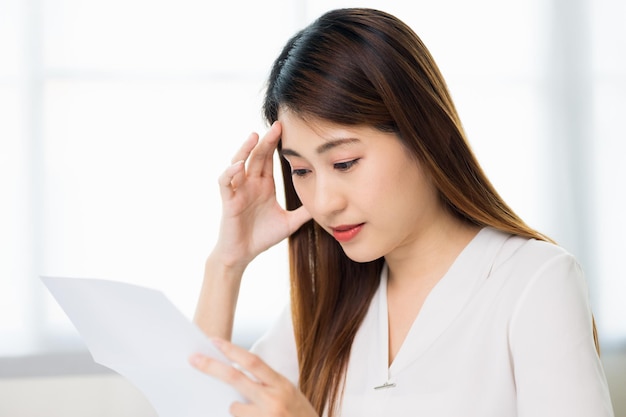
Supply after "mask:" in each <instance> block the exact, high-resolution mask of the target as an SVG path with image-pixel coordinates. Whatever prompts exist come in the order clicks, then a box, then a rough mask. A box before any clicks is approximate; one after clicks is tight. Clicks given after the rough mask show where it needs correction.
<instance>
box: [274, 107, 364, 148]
mask: <svg viewBox="0 0 626 417" xmlns="http://www.w3.org/2000/svg"><path fill="white" fill-rule="evenodd" d="M278 121H279V122H280V123H281V126H282V147H283V148H285V147H287V148H292V147H306V146H314V147H319V146H322V147H323V146H324V144H329V145H330V144H332V143H334V142H337V141H341V142H343V143H345V144H356V143H357V142H360V141H363V140H366V139H367V138H368V137H369V136H371V135H372V134H375V132H376V130H375V129H373V128H370V127H366V126H344V125H339V124H336V123H332V122H328V121H326V120H322V119H318V118H315V117H303V116H301V115H299V114H297V113H295V112H292V111H289V110H281V111H279V113H278Z"/></svg>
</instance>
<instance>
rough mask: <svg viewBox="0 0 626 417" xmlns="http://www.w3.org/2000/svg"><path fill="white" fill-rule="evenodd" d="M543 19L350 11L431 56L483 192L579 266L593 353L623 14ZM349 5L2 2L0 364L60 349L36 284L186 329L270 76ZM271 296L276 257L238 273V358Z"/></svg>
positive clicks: (603, 326) (625, 85)
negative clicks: (409, 35) (101, 296)
mask: <svg viewBox="0 0 626 417" xmlns="http://www.w3.org/2000/svg"><path fill="white" fill-rule="evenodd" d="M549 3H550V4H547V3H545V2H541V1H538V0H536V1H514V2H507V3H502V2H498V1H495V0H482V1H479V2H472V3H471V4H470V3H468V2H464V1H460V0H447V1H442V2H437V3H433V2H417V3H416V2H413V3H410V2H409V3H407V2H404V1H386V2H375V1H370V2H366V3H365V6H370V7H378V8H382V9H384V10H387V11H389V12H391V13H394V14H396V15H398V16H399V17H400V18H402V19H403V20H405V21H406V22H407V23H409V24H410V25H411V26H412V27H413V28H414V29H415V31H416V32H417V33H418V34H419V35H420V37H421V38H422V39H423V40H424V42H425V43H426V45H428V47H429V48H430V50H431V52H432V53H433V55H434V57H435V59H436V61H437V62H438V63H439V65H440V68H441V70H442V72H443V74H444V76H445V77H446V79H447V81H448V84H449V87H450V89H451V92H452V94H453V97H454V99H455V101H456V104H457V107H458V110H459V113H460V115H461V119H462V120H463V122H464V124H465V128H466V130H467V133H468V136H469V138H470V142H471V143H472V145H473V146H474V149H475V151H476V153H477V155H478V158H479V160H480V161H481V163H482V164H483V167H484V168H485V170H486V172H487V174H488V175H489V177H490V178H491V179H492V180H493V182H494V184H495V186H496V188H498V190H499V191H500V192H501V194H502V195H503V197H504V198H505V199H506V200H507V201H508V202H509V203H510V204H511V205H512V206H513V208H514V209H516V211H518V212H519V214H520V215H522V217H524V218H525V219H526V220H527V221H528V223H530V224H531V225H532V226H535V227H537V228H538V229H540V230H542V231H544V232H545V233H547V234H548V235H550V236H552V237H553V238H555V239H556V240H557V241H559V242H561V243H562V244H563V245H564V246H565V247H566V248H568V249H569V250H570V251H572V252H573V253H574V254H575V255H577V257H578V258H579V259H580V260H581V262H582V263H583V266H584V268H585V270H586V271H587V275H588V278H589V282H590V287H591V294H592V301H593V304H594V310H595V311H596V316H597V319H598V323H599V326H600V330H601V334H602V335H603V337H604V338H606V339H607V340H609V339H610V340H623V338H624V336H625V335H626V322H624V320H623V317H624V315H625V313H626V312H625V311H624V307H623V303H622V300H621V298H622V297H621V296H620V295H619V294H620V293H621V294H623V293H624V292H626V281H625V280H623V279H618V277H623V276H624V275H625V274H624V266H623V265H622V263H621V262H619V259H620V255H621V253H620V247H621V246H623V245H622V244H621V239H620V237H621V236H622V235H624V234H625V233H626V224H625V223H624V219H623V216H622V215H621V213H620V208H621V207H623V206H624V203H626V194H625V193H626V192H625V191H624V190H625V189H626V187H624V186H623V184H622V183H623V180H621V179H622V178H626V173H625V172H624V168H623V164H620V161H619V160H618V157H619V155H620V151H622V152H623V151H624V146H625V145H624V144H623V143H622V142H623V141H620V140H618V139H620V137H619V136H618V135H619V132H620V130H619V129H618V126H619V125H618V123H620V122H619V119H620V116H621V115H622V113H623V109H624V108H626V106H625V103H624V101H625V100H626V99H625V97H626V75H625V74H626V57H625V56H624V53H623V52H621V51H624V50H626V45H625V44H624V33H623V29H618V28H620V27H621V25H619V24H618V22H617V16H622V15H623V14H624V11H625V10H624V7H625V6H624V5H623V4H621V3H620V2H618V1H617V0H601V1H597V2H593V5H591V4H589V5H587V6H586V7H588V8H589V10H586V9H584V7H585V5H586V3H585V2H583V1H582V0H579V1H575V2H570V3H568V4H567V6H560V5H559V4H558V3H557V2H549ZM551 3H554V4H551ZM352 5H356V3H355V2H350V1H342V2H339V3H338V2H336V1H332V2H331V1H315V2H313V1H306V0H270V1H265V2H254V1H245V2H221V3H219V4H213V3H212V2H205V1H200V0H181V1H176V2H173V1H157V2H154V1H148V0H112V1H108V2H83V1H81V0H29V1H19V0H2V1H0V61H1V62H2V65H0V138H1V139H0V193H1V195H2V197H3V199H2V201H3V203H2V204H1V205H0V230H2V233H0V236H1V237H0V252H1V253H2V255H0V256H2V262H0V276H2V279H0V294H1V295H0V297H1V299H2V300H1V302H0V340H3V341H10V342H4V343H2V344H1V345H0V355H5V356H6V355H22V354H27V353H28V352H32V351H46V350H50V349H67V348H68V347H72V348H73V347H75V346H76V335H75V332H74V331H73V330H72V326H71V324H70V323H69V322H68V321H67V319H66V318H65V316H64V314H63V313H62V312H61V310H60V309H59V308H58V307H57V305H56V303H55V302H54V301H53V300H52V298H51V297H50V296H49V295H48V294H47V292H46V290H45V289H44V288H43V286H42V285H41V283H40V281H39V279H38V276H39V275H56V276H75V277H93V278H107V279H114V280H122V281H126V282H131V283H135V284H139V285H145V286H149V287H153V288H158V289H161V290H162V291H163V292H165V293H166V295H167V296H168V297H169V298H170V299H172V300H173V301H174V303H175V304H176V305H177V306H178V307H179V308H180V309H181V310H182V311H183V313H185V314H186V315H188V316H189V317H191V315H192V314H193V310H194V307H195V301H196V297H197V292H198V290H199V287H200V284H201V279H202V272H203V264H204V259H205V257H206V255H207V254H208V253H209V250H210V248H211V246H212V244H213V242H214V238H215V236H216V232H217V228H218V226H219V217H220V202H219V194H218V190H217V185H216V179H217V177H218V175H219V174H220V173H221V171H222V170H223V169H224V168H225V166H226V164H227V163H228V161H229V160H230V156H231V155H232V153H233V152H234V151H235V150H236V149H237V148H238V146H239V144H240V143H241V141H243V140H244V139H245V138H246V137H247V135H248V134H249V132H250V131H252V130H256V131H259V132H263V131H264V126H263V124H262V122H261V117H260V102H261V99H262V93H263V82H264V80H265V77H266V75H267V73H268V71H269V68H270V66H271V63H272V61H273V59H274V58H275V56H276V55H277V54H278V52H279V51H280V49H281V48H282V46H283V44H284V42H286V40H287V39H288V38H289V37H290V36H291V35H292V34H293V33H294V32H295V31H296V30H297V29H299V28H301V27H302V26H304V25H305V24H306V23H308V22H309V21H311V20H312V19H313V18H315V17H316V16H318V15H319V14H320V13H322V12H323V11H325V10H328V9H330V8H334V7H340V6H352ZM358 5H364V4H363V2H359V3H358ZM620 8H621V11H620V10H618V9H620ZM617 35H619V36H617ZM279 188H280V187H279ZM279 192H280V189H279ZM276 265H281V266H280V267H278V268H277V267H276ZM287 292H288V285H287V264H286V247H285V245H284V244H281V245H279V246H277V247H275V248H273V249H271V250H270V251H268V252H267V253H264V254H263V255H262V256H261V257H260V258H259V259H257V260H256V261H255V262H254V264H253V265H251V267H250V269H249V270H248V271H247V276H246V278H245V279H244V286H243V288H242V294H241V300H240V309H239V311H238V316H237V332H236V339H237V340H238V341H240V342H241V343H250V342H251V341H252V340H253V339H254V338H256V337H257V336H258V335H259V334H260V333H261V332H262V331H263V330H264V329H265V328H266V327H267V325H268V323H269V322H270V321H271V320H273V318H274V317H275V316H276V315H277V314H278V313H279V311H280V310H281V309H282V306H283V305H284V303H285V301H286V298H287Z"/></svg>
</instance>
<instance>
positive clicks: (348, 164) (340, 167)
mask: <svg viewBox="0 0 626 417" xmlns="http://www.w3.org/2000/svg"><path fill="white" fill-rule="evenodd" d="M358 163H359V158H357V159H353V160H351V161H345V162H336V163H334V164H333V168H335V169H336V170H337V171H343V172H345V171H350V169H352V168H353V167H354V166H355V165H356V164H358Z"/></svg>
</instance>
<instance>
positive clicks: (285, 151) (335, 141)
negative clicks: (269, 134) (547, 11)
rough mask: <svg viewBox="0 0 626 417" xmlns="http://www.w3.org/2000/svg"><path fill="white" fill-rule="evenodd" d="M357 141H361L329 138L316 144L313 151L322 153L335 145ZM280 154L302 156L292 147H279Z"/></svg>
mask: <svg viewBox="0 0 626 417" xmlns="http://www.w3.org/2000/svg"><path fill="white" fill-rule="evenodd" d="M358 142H361V141H360V140H359V139H357V138H342V139H333V140H329V141H327V142H324V143H323V144H321V145H320V146H318V147H317V148H316V149H315V151H316V152H317V153H318V154H322V153H324V152H328V151H330V150H331V149H334V148H336V147H339V146H345V145H351V144H354V143H358ZM280 154H281V155H282V156H295V157H297V158H302V155H300V154H299V153H298V152H296V151H294V150H293V149H289V148H283V149H281V150H280Z"/></svg>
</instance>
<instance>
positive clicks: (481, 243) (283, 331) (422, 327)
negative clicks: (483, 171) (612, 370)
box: [253, 228, 613, 417]
mask: <svg viewBox="0 0 626 417" xmlns="http://www.w3.org/2000/svg"><path fill="white" fill-rule="evenodd" d="M591 318H592V314H591V310H590V307H589V300H588V293H587V286H586V283H585V279H584V276H583V273H582V271H581V269H580V267H579V265H578V263H577V262H576V260H575V259H574V258H573V257H572V256H571V255H570V254H568V253H567V252H565V251H564V250H563V249H562V248H560V247H557V246H555V245H552V244H549V243H545V242H540V241H536V240H528V239H524V238H520V237H514V236H510V235H507V234H504V233H502V232H499V231H496V230H494V229H491V228H484V229H482V230H481V231H480V232H479V233H478V234H477V236H476V237H475V238H474V239H473V240H472V241H471V242H470V243H469V244H468V245H467V247H466V248H465V249H464V250H463V251H462V252H461V254H460V255H459V256H458V258H457V259H456V260H455V262H454V263H453V264H452V266H451V267H450V269H449V270H448V272H447V273H446V275H445V276H444V277H443V278H442V279H441V280H440V281H439V282H438V283H437V285H436V286H435V287H434V288H433V290H432V291H431V293H430V294H429V295H428V297H427V299H426V301H425V302H424V305H423V306H422V308H421V310H420V312H419V314H418V316H417V318H416V319H415V321H414V322H413V325H412V327H411V329H410V330H409V333H408V335H407V336H406V339H405V341H404V343H403V344H402V346H401V348H400V350H399V351H398V353H397V355H396V357H395V359H394V361H393V363H392V364H391V366H388V328H387V325H388V320H387V271H386V268H385V269H384V270H383V273H382V275H381V284H380V286H379V288H378V290H377V293H376V294H375V295H374V298H373V300H372V302H371V305H370V307H369V310H368V313H367V315H366V317H365V319H364V322H363V324H362V325H361V327H360V329H359V331H358V332H357V335H356V337H355V340H354V343H353V345H352V350H351V355H350V361H349V364H348V370H347V374H346V384H345V391H344V395H343V400H342V403H341V405H340V413H339V415H341V416H342V417H368V416H377V417H378V416H391V417H396V416H424V417H461V416H462V417H515V416H517V417H543V416H545V417H556V416H567V417H592V416H593V417H610V416H613V411H612V406H611V401H610V398H609V391H608V386H607V383H606V379H605V376H604V372H603V369H602V365H601V363H600V360H599V358H598V355H597V354H596V351H595V347H594V344H593V338H592V323H591ZM253 351H254V352H256V353H257V354H258V355H259V356H261V357H262V358H263V359H264V360H265V361H266V362H267V363H268V364H270V365H271V366H272V367H273V368H274V369H276V370H277V371H278V372H280V373H282V374H283V375H285V376H286V377H287V378H289V379H290V380H291V381H292V382H294V383H297V380H298V365H297V357H296V347H295V342H294V336H293V327H292V324H291V315H290V311H289V309H287V310H285V312H284V314H283V315H282V316H281V318H280V319H279V321H278V322H277V323H276V325H275V326H274V327H273V328H272V329H271V330H270V331H269V332H268V333H267V334H266V335H265V336H264V337H263V338H262V339H261V340H259V341H258V342H257V344H255V346H254V347H253Z"/></svg>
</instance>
